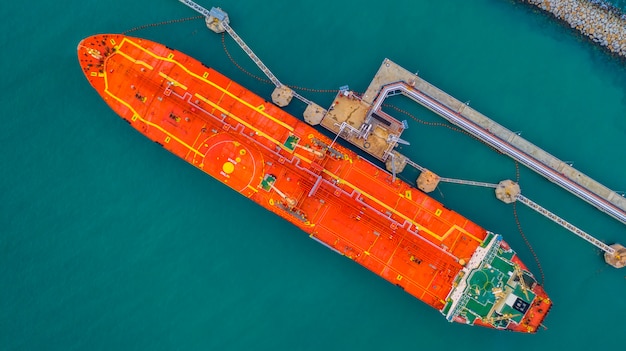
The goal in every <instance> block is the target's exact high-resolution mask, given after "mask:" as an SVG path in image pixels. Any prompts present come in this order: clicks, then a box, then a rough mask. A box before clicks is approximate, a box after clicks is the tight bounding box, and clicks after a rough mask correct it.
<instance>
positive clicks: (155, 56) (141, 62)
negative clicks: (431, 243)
mask: <svg viewBox="0 0 626 351" xmlns="http://www.w3.org/2000/svg"><path fill="white" fill-rule="evenodd" d="M126 42H128V43H129V44H131V45H133V46H135V47H136V48H138V49H139V50H141V51H143V52H145V53H146V54H148V55H150V56H152V57H154V58H157V59H160V60H163V61H167V62H170V63H173V64H175V65H177V66H179V67H180V68H181V69H183V70H184V71H185V72H187V74H189V75H191V76H193V77H195V78H197V79H199V80H201V81H203V82H205V83H207V84H209V85H211V86H213V87H214V88H216V89H218V90H220V91H221V92H223V93H224V94H227V95H228V96H230V97H232V98H233V99H235V100H237V101H239V102H240V103H241V104H243V105H245V106H246V107H248V108H250V109H252V110H254V111H256V112H258V113H261V114H262V115H263V116H265V117H267V118H269V119H270V120H272V121H274V122H275V123H277V124H279V125H281V126H283V127H285V128H287V129H288V130H289V131H293V130H294V129H293V127H291V126H290V125H288V124H286V123H284V122H282V121H280V120H278V119H276V118H275V117H273V116H271V115H269V114H268V113H266V112H264V111H259V110H258V109H257V108H255V106H252V105H251V104H250V103H248V102H247V101H244V100H242V99H240V98H239V97H237V96H235V95H234V94H233V93H231V92H230V91H228V90H226V89H224V88H222V87H221V86H219V85H217V84H216V83H214V82H212V81H210V80H207V79H205V78H203V77H202V76H199V75H197V74H196V73H194V72H192V71H190V70H189V69H188V68H187V67H185V66H184V65H182V64H181V63H180V62H178V61H176V60H173V57H174V55H173V54H169V55H168V57H167V58H165V57H163V56H159V55H157V54H155V53H153V52H150V51H149V50H147V49H145V48H144V47H142V46H141V45H139V44H137V43H135V42H133V41H132V40H130V39H128V38H124V39H123V40H122V43H120V48H121V46H122V45H123V44H124V43H126ZM116 53H120V54H121V55H122V56H124V57H125V58H127V59H128V60H130V61H132V62H135V63H138V64H142V65H144V66H146V67H148V68H150V69H153V68H152V66H150V65H148V64H147V63H145V62H144V61H137V60H134V59H132V58H131V57H129V56H128V55H126V54H123V53H122V51H121V50H119V49H118V50H117V51H116ZM105 90H106V91H107V93H108V94H109V95H111V96H112V97H113V98H115V99H116V100H118V101H119V102H121V103H122V104H124V105H125V106H126V107H128V108H129V109H131V110H132V111H133V112H134V113H135V114H137V113H136V111H135V110H134V109H133V108H132V106H130V105H129V104H128V103H126V102H125V101H123V100H121V99H119V98H117V97H116V96H115V95H113V94H111V93H110V92H109V91H108V82H107V81H106V79H105ZM195 96H196V97H197V98H199V99H201V100H202V101H204V102H206V103H208V104H210V105H211V106H212V107H214V108H215V109H218V110H220V111H221V112H222V113H225V114H226V115H227V116H229V117H231V118H234V119H235V120H237V121H238V122H239V123H241V124H243V125H245V126H247V127H248V128H250V129H252V130H254V131H255V132H257V134H259V135H261V136H263V137H265V138H267V139H268V140H270V141H272V142H273V143H275V144H276V145H279V146H280V147H281V148H283V149H285V147H284V145H283V144H282V143H280V142H278V141H277V140H276V139H274V138H272V137H270V136H269V135H267V134H265V133H263V132H261V131H260V130H258V129H257V128H254V127H253V126H252V125H250V124H249V123H247V122H245V121H244V120H242V119H241V118H239V117H237V116H235V115H234V114H230V113H229V112H228V111H226V110H225V109H224V108H222V107H220V106H217V105H216V104H215V103H213V102H211V101H209V100H208V99H207V98H205V97H203V96H201V95H199V94H195ZM141 120H142V121H143V122H144V123H146V124H148V125H151V126H154V127H156V128H157V129H159V130H161V131H163V132H164V133H166V134H168V135H171V134H170V133H168V132H166V131H165V130H163V129H162V128H161V127H160V126H158V125H156V124H154V123H151V122H148V121H146V120H144V119H143V118H141ZM171 136H172V138H173V139H174V140H176V141H178V142H179V143H181V144H183V145H185V146H186V147H187V148H189V149H192V150H193V151H194V152H195V153H197V154H199V155H202V156H203V157H204V155H203V154H202V153H200V152H199V151H198V150H195V149H193V148H192V147H190V146H189V145H187V144H185V143H184V142H182V141H181V140H180V139H178V138H176V137H175V136H173V135H171ZM351 161H352V160H350V162H351ZM324 173H326V174H328V175H329V176H331V177H333V178H335V180H336V181H337V183H338V184H339V183H343V184H346V185H347V186H349V187H351V188H352V189H354V190H357V191H359V192H360V193H361V195H362V196H364V197H366V198H368V199H369V200H371V201H373V202H375V203H377V204H378V205H380V206H382V207H383V208H385V209H387V210H388V211H390V212H392V213H394V214H396V215H397V216H399V217H401V218H402V219H404V220H406V221H408V222H409V223H412V224H414V225H415V226H416V227H417V228H419V230H420V231H423V232H426V233H428V234H429V235H431V236H432V237H434V238H436V239H438V240H440V241H441V240H443V239H445V238H446V237H447V236H448V235H449V234H451V233H452V232H453V231H454V230H459V231H460V232H462V233H464V234H466V235H467V236H469V237H471V238H473V239H474V240H476V241H477V242H479V243H481V242H482V240H480V239H478V238H476V237H475V236H473V235H472V234H470V233H469V232H467V231H466V230H465V229H463V228H461V227H459V226H458V225H453V226H452V227H451V228H450V229H449V230H448V231H447V232H446V233H445V234H444V235H443V236H439V235H436V234H435V233H433V232H432V231H430V230H428V228H426V227H422V226H421V225H419V224H418V223H416V222H415V221H413V220H412V219H410V218H409V217H407V216H405V215H404V214H402V213H400V212H398V211H396V210H395V209H393V208H392V207H390V206H389V205H387V204H385V203H383V202H381V201H380V200H378V199H376V198H375V197H374V196H372V195H370V194H368V193H366V192H364V191H363V190H361V189H359V188H358V187H356V186H354V185H353V184H351V183H350V182H348V181H346V180H344V179H341V178H339V176H337V175H335V174H334V173H332V172H330V171H328V170H327V169H324ZM272 202H273V201H272Z"/></svg>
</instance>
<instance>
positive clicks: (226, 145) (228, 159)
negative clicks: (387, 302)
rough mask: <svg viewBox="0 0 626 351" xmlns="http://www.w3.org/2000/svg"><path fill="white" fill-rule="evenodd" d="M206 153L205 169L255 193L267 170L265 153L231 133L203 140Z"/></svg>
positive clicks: (243, 189)
mask: <svg viewBox="0 0 626 351" xmlns="http://www.w3.org/2000/svg"><path fill="white" fill-rule="evenodd" d="M203 144H204V145H206V146H204V147H201V148H200V152H203V153H204V155H205V156H204V158H203V159H202V160H201V162H202V164H203V165H204V167H202V169H203V170H204V171H205V172H207V173H209V174H210V175H212V176H213V177H214V178H216V179H217V180H219V181H221V182H222V183H225V184H227V185H228V186H229V187H231V188H233V189H234V190H236V191H238V192H240V193H242V194H244V195H245V196H250V195H252V194H253V193H254V192H255V190H256V185H258V184H254V183H255V182H257V181H258V179H260V177H261V174H262V173H263V168H264V167H263V164H264V162H263V155H262V154H261V153H260V152H259V151H258V150H257V149H256V148H254V146H251V145H246V144H245V143H244V142H242V141H239V139H238V138H237V137H236V136H234V135H231V134H230V133H218V134H215V135H213V136H211V137H209V138H207V139H206V140H204V142H203Z"/></svg>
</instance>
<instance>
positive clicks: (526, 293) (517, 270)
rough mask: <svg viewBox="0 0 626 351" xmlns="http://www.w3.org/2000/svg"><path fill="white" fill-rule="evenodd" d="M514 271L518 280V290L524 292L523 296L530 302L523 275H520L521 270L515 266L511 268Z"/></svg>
mask: <svg viewBox="0 0 626 351" xmlns="http://www.w3.org/2000/svg"><path fill="white" fill-rule="evenodd" d="M513 268H514V269H515V274H517V279H518V280H519V286H520V288H522V291H523V292H524V296H526V300H530V298H529V297H528V287H527V286H526V282H525V281H524V273H522V270H521V269H520V268H519V265H517V264H516V265H515V266H514V267H513Z"/></svg>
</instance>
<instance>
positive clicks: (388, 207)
mask: <svg viewBox="0 0 626 351" xmlns="http://www.w3.org/2000/svg"><path fill="white" fill-rule="evenodd" d="M324 173H326V174H327V175H329V176H331V177H333V178H335V180H336V181H337V184H340V183H341V184H345V185H347V186H348V187H350V188H352V189H354V190H356V191H358V192H359V193H361V195H362V196H364V197H366V198H368V199H369V200H371V201H374V202H375V203H377V204H378V205H380V206H382V207H383V208H384V209H386V210H387V211H389V212H391V213H393V214H395V215H397V216H398V217H401V218H402V219H404V220H405V221H408V222H409V223H411V224H413V225H415V226H416V227H417V228H418V229H419V231H421V232H426V233H428V234H429V235H430V236H432V237H433V238H436V239H437V240H439V241H443V240H444V239H445V238H447V237H448V236H449V235H450V234H452V232H454V231H455V230H458V231H460V232H461V233H463V234H465V235H467V236H469V237H471V238H472V239H474V240H476V241H477V242H479V243H482V240H480V239H478V238H477V237H475V236H474V235H472V234H470V233H469V232H468V231H466V230H465V229H463V228H461V227H459V226H458V225H456V224H454V225H452V226H451V227H450V229H448V231H447V232H445V233H444V235H442V236H439V235H437V234H435V233H433V232H432V231H430V230H429V229H428V228H426V227H424V226H422V225H421V224H419V223H417V222H415V221H414V220H412V219H411V218H409V217H407V216H405V215H404V214H402V213H400V212H398V211H397V210H396V209H394V208H393V207H391V206H389V205H387V204H386V203H384V202H382V201H380V200H378V199H377V198H376V197H374V196H372V195H370V194H368V193H367V192H365V191H363V190H362V189H360V188H359V187H357V186H355V185H354V184H352V183H350V182H348V181H347V180H345V179H341V178H339V176H337V175H335V174H334V173H332V172H330V171H329V170H327V169H324Z"/></svg>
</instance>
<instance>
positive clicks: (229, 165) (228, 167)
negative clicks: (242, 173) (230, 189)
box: [222, 162, 235, 174]
mask: <svg viewBox="0 0 626 351" xmlns="http://www.w3.org/2000/svg"><path fill="white" fill-rule="evenodd" d="M234 170H235V165H234V164H232V163H230V162H224V164H223V165H222V171H224V173H226V174H231V173H233V171H234Z"/></svg>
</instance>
